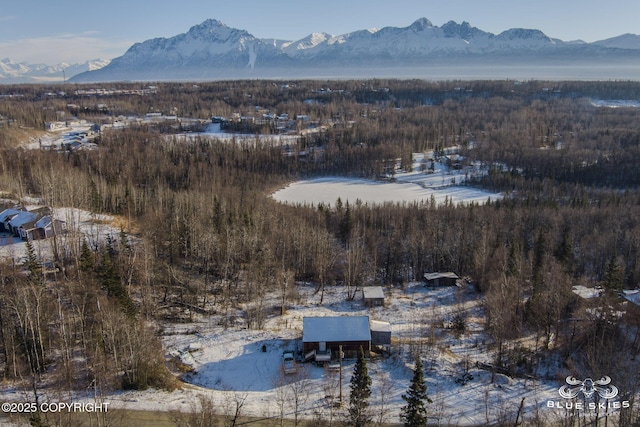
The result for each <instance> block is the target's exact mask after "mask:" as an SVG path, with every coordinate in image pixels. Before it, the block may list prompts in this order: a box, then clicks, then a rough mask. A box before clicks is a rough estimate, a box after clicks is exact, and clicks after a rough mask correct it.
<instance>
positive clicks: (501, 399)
mask: <svg viewBox="0 0 640 427" xmlns="http://www.w3.org/2000/svg"><path fill="white" fill-rule="evenodd" d="M296 288H297V289H296V290H297V293H298V297H297V299H296V301H295V302H290V303H289V304H288V308H287V312H286V314H285V315H284V316H280V315H279V314H274V315H271V316H269V317H268V318H267V319H266V321H265V323H264V326H263V327H262V328H261V329H259V330H251V329H246V326H245V325H246V323H245V322H244V320H243V319H242V317H241V316H242V312H243V309H246V307H238V308H236V309H230V310H229V311H228V312H227V313H218V314H212V315H210V316H200V315H198V316H196V317H195V319H196V320H194V322H193V323H189V324H180V325H172V326H167V327H166V328H165V330H164V331H163V332H164V335H163V341H164V346H165V349H166V352H167V358H168V359H173V360H180V362H181V363H182V364H184V365H186V366H190V367H191V368H192V369H193V371H192V372H190V373H188V374H185V375H183V377H182V378H183V380H184V381H186V382H188V383H190V384H192V385H194V386H195V387H185V388H184V389H183V390H181V391H176V392H174V393H164V392H162V393H158V392H155V391H153V392H125V393H120V394H117V395H114V396H111V397H110V398H109V400H110V401H112V402H114V404H115V405H117V406H118V407H123V408H127V409H145V410H168V409H174V410H182V411H190V410H193V401H194V400H195V395H197V394H202V395H205V396H207V397H208V398H210V399H211V400H212V401H213V402H214V403H215V405H216V406H217V407H218V408H220V410H222V411H224V410H225V405H228V404H229V402H230V401H233V400H234V399H238V398H241V399H244V406H243V407H242V410H243V414H245V415H248V416H255V417H276V418H277V417H278V416H279V414H280V411H281V410H280V406H279V402H283V401H284V402H285V403H284V407H283V409H282V411H283V412H284V413H285V416H286V417H287V418H293V415H294V407H293V400H295V399H294V397H295V395H296V393H298V395H299V396H298V399H299V403H300V410H299V415H300V416H301V417H304V418H308V419H311V418H314V417H318V416H322V417H323V418H325V419H329V418H331V417H333V418H334V419H335V418H336V417H340V416H341V414H342V413H343V411H344V407H345V406H346V403H347V402H348V395H349V381H350V379H351V375H352V372H353V366H354V360H345V361H344V367H343V382H342V384H343V396H344V403H345V405H344V406H343V409H340V408H336V407H335V406H334V405H333V403H334V402H335V401H336V400H337V398H338V395H339V382H338V372H337V371H336V370H330V369H326V368H324V367H320V366H315V365H313V364H311V363H308V364H302V363H299V364H298V374H296V375H285V374H283V373H282V368H281V366H282V354H283V352H284V351H285V350H293V351H295V352H296V354H297V355H298V356H299V355H300V350H301V346H302V343H301V336H302V322H303V318H304V317H305V316H341V315H360V316H362V315H367V316H370V318H371V319H375V320H382V321H387V322H390V323H391V327H392V337H393V338H392V342H393V350H392V352H391V354H390V355H387V356H377V357H375V358H373V359H371V360H370V361H369V362H368V368H369V373H370V375H371V377H372V382H373V384H372V390H373V393H372V397H371V404H372V410H373V412H374V413H375V414H376V415H379V414H380V413H381V412H385V411H386V412H385V414H384V419H385V421H386V422H398V421H399V418H398V416H399V411H400V408H401V407H402V405H403V404H404V403H405V402H404V400H403V399H402V397H401V396H402V394H403V393H406V391H407V387H408V386H409V383H410V380H411V376H412V367H413V358H412V355H411V354H412V352H414V351H420V353H421V354H422V355H423V360H424V365H425V368H426V381H427V384H428V394H429V397H430V398H431V399H432V400H433V403H432V404H430V405H429V408H430V409H429V413H430V417H432V419H433V421H439V422H440V423H442V424H444V425H447V424H456V425H482V424H484V423H487V422H488V420H489V421H491V420H496V419H498V418H499V417H500V416H501V415H503V414H507V415H508V416H509V417H514V416H515V413H516V412H517V410H518V407H519V405H520V402H521V400H522V398H523V397H524V398H525V407H524V409H525V416H527V417H530V416H532V414H533V412H534V411H535V410H536V408H539V409H541V410H542V411H549V414H548V415H550V416H551V415H553V414H552V413H553V410H551V409H547V408H544V404H545V403H546V401H547V400H548V399H554V398H556V396H557V389H558V386H559V385H561V383H557V382H555V381H549V382H548V383H542V382H537V381H532V380H524V379H512V378H509V377H507V376H505V375H501V374H496V376H495V378H494V381H493V382H492V381H491V373H490V372H487V371H483V370H481V369H479V368H477V367H476V362H481V363H490V362H491V351H490V345H491V340H490V338H489V337H488V336H487V335H486V334H485V333H484V332H483V328H484V325H483V322H484V320H483V319H484V314H483V309H482V304H481V302H480V299H479V298H478V295H477V293H476V292H475V291H474V290H473V287H472V286H468V287H463V288H456V287H449V288H426V287H424V286H423V285H422V284H421V283H412V284H410V285H409V286H408V287H407V288H405V289H401V288H393V289H390V290H389V289H388V290H386V291H385V292H386V295H385V298H386V301H387V302H386V304H385V306H383V307H374V308H365V307H364V306H363V303H362V300H361V299H360V298H358V297H357V298H356V299H355V300H353V301H347V298H346V296H347V295H346V291H345V289H344V288H342V287H330V288H327V290H326V292H325V295H324V301H323V303H322V304H320V294H319V293H315V287H314V286H313V285H310V284H303V283H299V284H297V287H296ZM360 295H361V294H360ZM262 303H263V304H264V306H265V309H267V311H268V312H271V313H274V312H276V313H277V312H278V308H279V307H278V298H277V295H270V296H266V297H265V298H264V299H263V300H262ZM456 314H461V315H463V316H464V318H465V319H466V324H467V329H466V331H465V332H464V333H462V334H459V335H458V334H455V333H454V331H452V330H451V329H450V328H449V325H450V322H451V320H452V318H453V316H454V315H456ZM228 319H231V322H230V323H231V324H232V325H234V326H224V325H225V324H227V320H228ZM234 319H235V321H233V320H234ZM383 400H384V407H383V406H382V401H383ZM227 409H228V408H227Z"/></svg>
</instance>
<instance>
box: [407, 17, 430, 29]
mask: <svg viewBox="0 0 640 427" xmlns="http://www.w3.org/2000/svg"><path fill="white" fill-rule="evenodd" d="M432 27H433V24H432V23H431V21H429V20H428V19H427V18H420V19H418V20H416V21H415V22H414V23H413V24H411V25H410V26H409V28H411V29H412V30H414V31H424V30H426V29H427V28H432Z"/></svg>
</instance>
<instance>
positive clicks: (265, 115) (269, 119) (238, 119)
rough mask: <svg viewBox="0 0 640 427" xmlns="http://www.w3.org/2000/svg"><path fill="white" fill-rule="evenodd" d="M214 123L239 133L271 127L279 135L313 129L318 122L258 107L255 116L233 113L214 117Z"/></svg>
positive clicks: (302, 116)
mask: <svg viewBox="0 0 640 427" xmlns="http://www.w3.org/2000/svg"><path fill="white" fill-rule="evenodd" d="M211 122H212V123H219V124H220V129H222V130H230V131H239V130H243V129H247V128H250V127H253V126H271V127H272V128H273V129H275V130H276V131H277V132H278V133H279V134H284V133H288V132H290V131H299V130H301V129H302V128H305V129H306V128H313V127H316V126H317V125H318V122H313V121H311V120H310V118H309V116H307V115H303V114H298V115H296V116H295V117H294V118H290V117H289V114H286V113H283V114H276V113H273V112H271V111H269V110H266V109H263V108H261V107H256V111H255V115H242V114H240V113H233V114H231V117H228V118H227V117H222V116H213V117H211Z"/></svg>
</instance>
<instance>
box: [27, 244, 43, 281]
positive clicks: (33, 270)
mask: <svg viewBox="0 0 640 427" xmlns="http://www.w3.org/2000/svg"><path fill="white" fill-rule="evenodd" d="M26 249H27V259H26V260H25V262H24V265H25V267H27V270H29V277H30V278H31V280H33V282H34V283H36V284H42V283H43V282H44V276H43V274H42V268H40V264H39V263H38V258H37V257H36V251H35V249H34V248H33V243H31V241H30V240H27V243H26Z"/></svg>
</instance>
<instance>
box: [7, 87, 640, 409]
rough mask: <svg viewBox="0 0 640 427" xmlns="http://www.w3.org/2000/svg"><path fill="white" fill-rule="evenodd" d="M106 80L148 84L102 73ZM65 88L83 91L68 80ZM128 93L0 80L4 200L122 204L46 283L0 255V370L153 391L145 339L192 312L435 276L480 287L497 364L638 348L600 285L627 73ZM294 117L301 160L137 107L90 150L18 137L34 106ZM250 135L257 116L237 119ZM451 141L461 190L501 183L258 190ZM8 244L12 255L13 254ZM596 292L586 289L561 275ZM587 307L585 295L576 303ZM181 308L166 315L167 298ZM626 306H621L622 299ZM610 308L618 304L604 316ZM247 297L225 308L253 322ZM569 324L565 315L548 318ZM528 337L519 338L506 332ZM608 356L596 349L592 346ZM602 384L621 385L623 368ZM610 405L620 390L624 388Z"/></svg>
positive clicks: (634, 191)
mask: <svg viewBox="0 0 640 427" xmlns="http://www.w3.org/2000/svg"><path fill="white" fill-rule="evenodd" d="M112 86H113V88H115V89H123V90H126V89H141V88H145V87H147V86H148V85H143V84H126V85H125V84H119V85H112ZM81 88H82V89H86V88H85V87H81ZM153 88H154V90H153V91H151V92H146V93H145V94H144V95H130V94H125V93H117V92H116V93H115V94H113V95H91V96H87V95H86V94H81V93H80V92H78V89H79V88H78V87H77V86H71V85H64V86H63V85H60V86H55V87H44V86H28V85H25V86H6V87H0V92H1V93H2V98H0V179H1V182H2V185H1V186H0V187H1V189H2V190H3V191H4V192H5V194H6V195H5V197H6V198H13V199H15V200H18V201H22V200H23V199H24V198H25V197H26V196H38V197H41V198H42V199H43V200H44V201H45V202H46V204H47V205H49V206H51V207H53V208H57V207H76V208H81V209H85V210H88V211H91V212H94V213H105V214H112V215H117V216H120V217H122V218H123V221H122V224H123V226H122V231H121V233H120V236H118V237H117V238H114V239H110V240H107V241H105V242H104V244H102V245H99V246H95V247H91V246H90V245H88V244H87V242H86V241H85V240H84V239H83V238H82V236H78V238H77V239H76V241H75V243H74V244H73V245H71V246H70V247H65V248H56V251H55V253H54V257H55V260H54V261H55V263H56V264H57V265H59V266H60V267H61V271H63V274H60V275H58V276H57V277H56V281H55V282H52V281H51V280H50V279H48V280H45V278H44V277H43V276H42V273H41V272H40V271H39V269H38V268H37V263H36V264H34V263H33V262H29V260H31V261H33V259H32V258H33V254H31V256H27V262H26V263H25V265H24V266H22V265H15V264H12V263H9V262H6V263H4V264H2V265H1V266H0V371H1V372H2V378H3V379H4V380H7V381H22V382H24V383H25V384H28V385H29V387H32V388H33V392H34V393H36V395H37V389H38V387H43V386H44V384H45V382H46V383H49V384H50V383H51V382H54V383H55V384H57V385H58V386H59V387H60V389H61V390H76V389H86V388H87V387H96V388H99V389H101V390H105V391H106V390H112V389H117V388H146V387H149V386H157V387H165V388H169V389H171V388H172V387H176V386H177V383H176V382H175V380H173V377H172V376H171V375H170V374H169V373H168V371H167V370H166V368H165V366H164V355H163V352H162V349H161V346H160V343H159V340H158V339H157V337H156V334H157V330H158V328H159V326H160V325H161V324H162V323H163V322H167V321H169V322H180V321H184V320H187V319H188V318H189V316H190V315H191V314H192V312H193V311H194V310H198V309H202V310H204V309H207V310H216V311H218V312H224V311H225V310H227V309H228V308H230V307H234V306H237V305H238V304H240V303H251V302H252V301H256V300H257V299H260V298H261V297H262V296H264V295H265V294H266V293H269V292H279V291H280V290H282V289H283V288H285V290H286V287H287V286H288V285H287V284H286V283H284V284H283V282H286V280H285V279H283V277H285V278H286V277H289V276H291V277H293V278H294V279H295V280H296V281H307V282H312V283H314V284H315V285H316V286H317V289H318V293H319V295H321V294H322V292H324V289H325V288H326V287H332V286H347V287H352V288H357V287H361V286H363V285H367V284H382V285H383V286H404V285H406V284H407V283H408V282H409V281H415V280H421V278H422V277H423V274H424V273H426V272H432V271H455V272H457V273H458V274H459V275H461V276H464V277H468V278H469V280H470V281H471V282H472V283H474V284H475V285H476V288H477V290H478V292H480V293H481V295H482V298H483V300H484V305H485V309H486V313H487V319H486V324H487V329H488V331H489V333H490V334H491V336H492V337H493V339H494V341H495V360H496V364H497V365H500V366H504V367H515V368H514V369H519V370H521V371H523V372H533V371H534V369H533V367H532V365H534V364H536V363H538V361H540V360H541V359H542V358H545V357H547V356H548V355H549V354H551V353H553V354H557V355H560V357H559V358H558V363H561V364H566V365H570V366H572V367H573V369H574V370H575V371H577V372H583V371H584V372H587V371H588V372H594V373H595V374H594V375H596V374H597V375H606V374H607V373H610V372H624V371H625V369H628V368H625V366H628V363H630V361H631V360H633V359H634V358H635V357H636V356H637V354H638V352H639V351H640V329H639V326H640V323H639V317H638V314H637V312H636V311H634V309H633V307H631V306H630V304H628V303H625V302H624V300H623V299H621V298H620V297H619V292H620V291H622V290H623V289H632V288H635V287H636V286H637V285H638V280H640V193H639V192H638V185H639V184H640V173H638V165H639V164H640V110H638V108H632V107H621V108H607V107H598V106H595V105H594V104H593V103H592V102H591V101H593V100H634V101H638V100H640V83H637V82H535V81H531V82H514V81H500V82H488V81H478V82H462V81H460V82H439V83H433V82H426V81H419V80H412V81H395V80H388V81H387V80H372V81H296V82H275V81H227V82H215V83H198V84H192V83H189V84H186V83H184V84H177V83H175V84H168V83H161V84H156V85H154V86H153ZM258 107H259V108H260V109H262V110H268V111H271V112H276V113H278V114H280V113H287V114H288V115H289V116H290V117H296V116H302V115H304V116H308V117H309V118H310V120H311V121H313V122H314V126H315V127H317V128H321V129H322V131H317V132H309V133H306V134H304V135H303V136H301V137H300V139H299V142H298V147H294V150H298V151H302V150H307V149H309V148H311V147H313V148H314V149H315V152H316V153H317V154H316V155H315V156H314V157H309V156H299V155H284V154H285V153H284V152H283V147H281V146H277V145H272V144H269V143H267V142H263V141H262V140H260V139H258V138H256V140H255V142H252V143H249V142H247V141H246V140H242V141H240V140H239V141H238V142H236V143H233V142H228V141H225V142H223V141H218V140H215V139H211V138H205V137H202V138H197V137H196V138H191V139H188V140H185V139H180V138H177V137H176V135H174V130H172V129H173V128H171V127H168V128H166V129H164V128H158V127H153V126H149V125H146V124H140V125H137V126H131V127H128V128H126V129H117V130H116V129H112V130H105V131H103V132H102V133H101V135H100V137H99V139H98V140H97V144H98V148H97V149H95V150H79V151H71V150H68V151H63V152H60V151H55V150H25V149H23V148H21V146H20V145H21V144H20V143H21V142H24V140H25V139H28V138H29V137H34V135H35V137H37V135H39V134H40V132H43V131H44V126H45V122H49V121H55V120H65V119H69V118H70V117H77V118H78V119H86V120H88V121H91V122H94V123H99V124H105V123H110V122H112V121H113V120H114V118H116V117H118V116H123V115H124V116H129V115H144V114H146V113H149V112H162V113H164V114H175V115H177V116H178V117H184V118H199V119H208V118H210V117H211V116H224V117H229V116H231V115H232V114H233V113H235V112H237V113H239V114H243V115H249V114H255V112H256V111H258ZM252 130H253V131H254V132H255V133H256V134H257V133H269V132H275V130H274V129H273V127H269V126H255V128H254V129H252ZM451 146H459V147H460V150H461V153H462V154H463V157H464V159H465V160H464V161H465V162H480V163H481V164H483V165H485V166H486V168H487V170H488V173H487V174H486V175H484V176H481V177H477V178H476V179H475V180H474V181H473V182H470V185H474V186H478V187H482V188H487V189H492V190H497V191H501V192H503V193H504V194H505V197H504V198H503V199H499V200H493V201H490V202H489V203H486V204H483V205H479V204H472V205H470V206H454V205H452V204H451V203H447V204H444V205H435V204H430V203H421V204H391V203H389V204H385V205H377V206H371V205H364V204H349V203H336V204H335V206H332V207H328V206H323V205H320V206H315V207H311V206H288V205H283V204H280V203H277V202H276V201H274V200H273V199H272V198H271V197H270V194H271V193H272V192H273V191H274V190H276V189H278V188H280V187H282V186H284V185H285V184H286V183H288V182H290V181H293V180H296V179H299V178H303V177H312V176H322V175H349V176H359V177H367V178H372V179H381V178H383V177H384V176H385V174H386V173H387V172H388V165H389V164H396V163H398V164H400V165H406V164H407V162H410V159H411V154H412V153H416V152H425V151H434V152H439V151H441V150H444V149H445V148H447V147H451ZM26 255H29V254H26ZM575 285H584V286H587V287H595V286H598V287H601V288H602V289H603V295H602V297H601V298H599V299H597V300H596V302H595V303H594V302H593V301H585V300H582V299H580V298H578V297H577V296H576V295H575V294H574V293H572V286H575ZM594 304H595V307H594ZM176 307H180V308H181V309H180V310H176ZM637 309H640V308H637ZM620 313H625V314H624V315H620ZM267 315H269V310H268V308H266V307H260V308H259V309H256V310H254V311H248V312H247V313H246V316H247V322H248V324H249V325H254V326H255V325H257V326H255V327H259V325H260V318H261V317H264V316H267ZM568 319H581V321H579V322H578V321H569V320H568ZM532 333H533V334H535V336H536V337H537V340H536V344H537V345H536V348H534V349H523V348H521V347H519V346H518V344H517V342H518V339H519V338H520V337H522V336H524V335H527V334H532ZM613 355H616V357H612V356H613ZM629 373H630V375H629V376H628V377H626V379H625V380H626V381H628V383H627V384H622V383H621V384H618V386H619V388H620V389H621V393H624V394H625V396H632V395H633V394H634V393H636V392H637V391H638V385H640V383H639V382H638V380H639V378H638V377H637V374H633V375H631V372H629ZM630 400H631V399H630Z"/></svg>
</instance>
